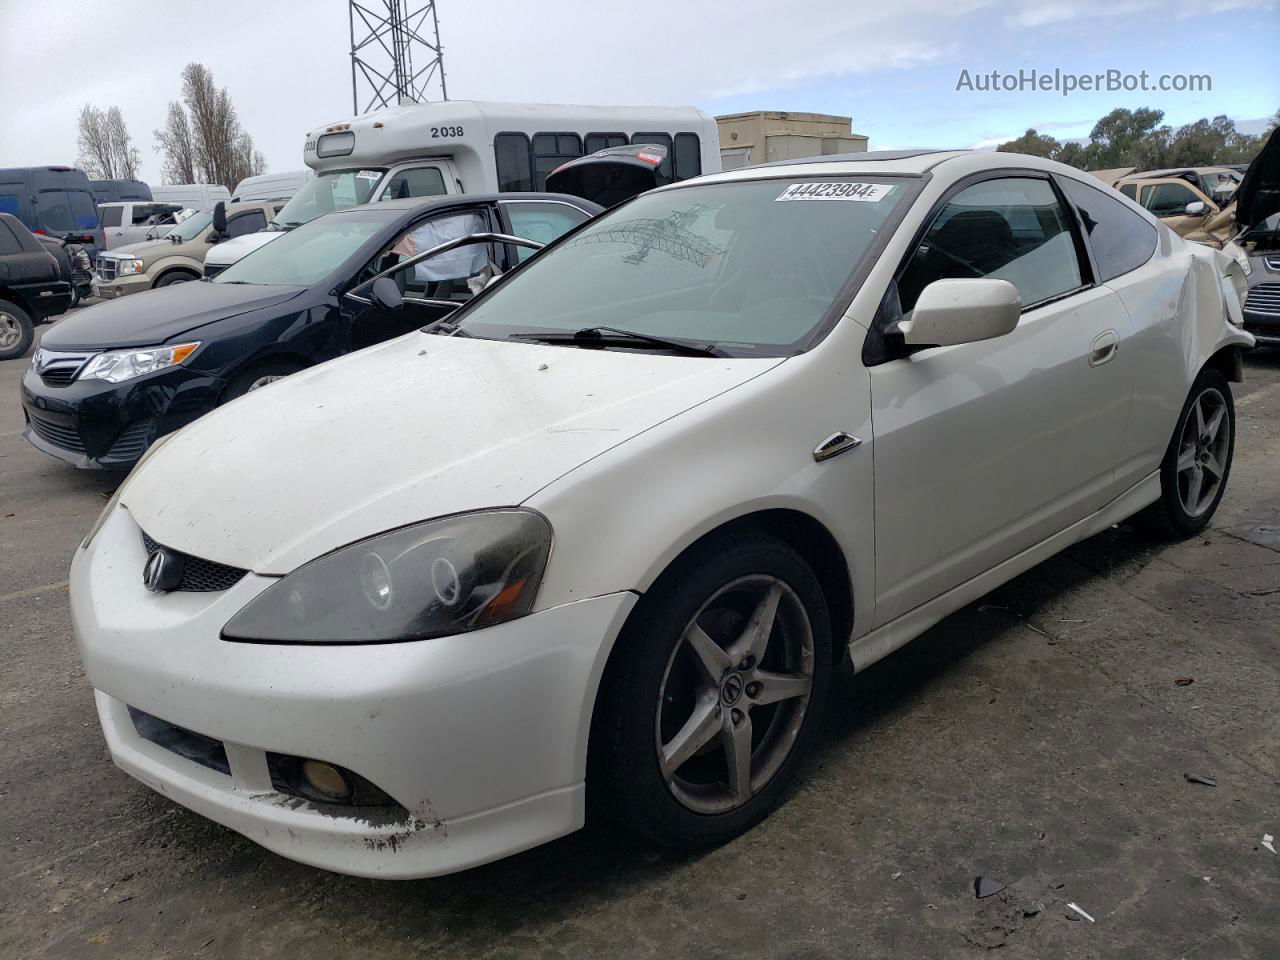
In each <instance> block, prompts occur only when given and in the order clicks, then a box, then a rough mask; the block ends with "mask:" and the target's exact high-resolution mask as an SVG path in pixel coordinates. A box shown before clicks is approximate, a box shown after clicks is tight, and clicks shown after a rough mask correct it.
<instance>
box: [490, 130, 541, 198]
mask: <svg viewBox="0 0 1280 960" xmlns="http://www.w3.org/2000/svg"><path fill="white" fill-rule="evenodd" d="M493 158H494V160H495V161H496V162H497V165H498V190H499V192H501V193H518V192H521V191H528V190H532V189H533V170H532V168H531V167H530V166H529V138H528V137H526V136H525V135H524V134H523V133H500V134H498V135H497V136H496V137H494V138H493Z"/></svg>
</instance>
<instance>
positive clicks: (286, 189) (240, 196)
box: [231, 168, 315, 203]
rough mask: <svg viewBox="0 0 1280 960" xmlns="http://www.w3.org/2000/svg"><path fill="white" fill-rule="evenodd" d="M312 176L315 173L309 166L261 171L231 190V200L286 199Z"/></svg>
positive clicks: (238, 201) (234, 201) (246, 178)
mask: <svg viewBox="0 0 1280 960" xmlns="http://www.w3.org/2000/svg"><path fill="white" fill-rule="evenodd" d="M313 176H315V174H314V173H313V172H312V170H311V169H310V168H304V169H302V170H290V171H288V172H287V173H263V174H259V175H258V176H256V177H245V178H244V179H243V180H241V181H240V182H239V183H237V184H236V188H235V189H234V190H232V191H231V202H232V203H240V202H242V201H245V202H247V201H249V200H288V199H289V198H290V197H292V196H293V195H294V194H295V193H297V192H298V191H299V190H301V189H302V185H303V184H304V183H306V182H307V181H308V180H310V179H311V178H312V177H313Z"/></svg>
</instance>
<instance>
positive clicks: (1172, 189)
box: [1142, 183, 1200, 219]
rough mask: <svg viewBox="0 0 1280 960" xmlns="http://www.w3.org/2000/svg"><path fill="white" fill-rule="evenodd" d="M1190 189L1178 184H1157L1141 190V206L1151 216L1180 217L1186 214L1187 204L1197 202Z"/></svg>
mask: <svg viewBox="0 0 1280 960" xmlns="http://www.w3.org/2000/svg"><path fill="white" fill-rule="evenodd" d="M1199 199H1200V198H1199V197H1197V196H1196V195H1195V194H1194V193H1192V191H1191V188H1190V187H1184V186H1183V185H1182V184H1180V183H1157V184H1154V185H1152V186H1150V187H1143V188H1142V205H1143V206H1144V207H1146V208H1147V209H1148V210H1150V211H1151V214H1152V216H1156V217H1160V218H1161V219H1164V218H1165V217H1181V216H1185V215H1186V212H1187V204H1188V203H1194V202H1195V201H1197V200H1199Z"/></svg>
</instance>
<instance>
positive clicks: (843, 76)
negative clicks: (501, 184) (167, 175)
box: [0, 0, 1280, 182]
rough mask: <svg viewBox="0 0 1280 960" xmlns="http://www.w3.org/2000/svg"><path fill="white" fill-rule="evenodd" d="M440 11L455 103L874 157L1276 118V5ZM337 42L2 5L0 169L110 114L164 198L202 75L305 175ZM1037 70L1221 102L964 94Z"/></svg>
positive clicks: (668, 0) (324, 26)
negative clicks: (1160, 116) (693, 115)
mask: <svg viewBox="0 0 1280 960" xmlns="http://www.w3.org/2000/svg"><path fill="white" fill-rule="evenodd" d="M366 2H367V3H369V4H371V5H376V4H377V3H378V2H379V0H366ZM184 11H189V13H184ZM439 15H440V31H441V39H442V41H443V43H444V47H445V66H446V70H447V76H448V85H449V94H450V96H451V98H453V99H487V100H519V101H536V102H553V103H556V102H558V103H583V102H587V103H604V104H607V103H620V104H683V103H690V104H694V105H696V106H699V107H702V108H703V109H705V110H708V111H711V112H712V113H729V112H737V111H743V110H757V109H769V110H795V111H802V110H804V111H815V112H820V113H836V114H843V115H847V116H851V117H852V118H853V125H854V128H855V129H856V130H857V132H859V133H863V134H866V135H867V136H869V137H870V138H871V147H872V149H877V148H887V147H907V146H982V145H990V144H993V143H996V142H999V141H1000V140H1005V139H1009V138H1011V137H1015V136H1018V135H1020V134H1021V133H1022V132H1023V131H1024V130H1025V129H1026V128H1027V127H1028V126H1034V127H1036V128H1037V129H1038V130H1040V131H1041V132H1042V133H1050V134H1052V135H1053V136H1055V137H1058V138H1059V139H1065V138H1070V137H1080V136H1085V135H1086V134H1087V133H1088V131H1089V128H1090V127H1091V126H1092V124H1093V121H1094V120H1096V119H1097V118H1098V117H1099V116H1101V115H1102V114H1104V113H1106V112H1107V111H1108V110H1110V109H1112V108H1113V107H1117V106H1124V107H1139V106H1154V107H1159V108H1160V109H1163V110H1164V111H1165V113H1166V117H1165V121H1166V122H1167V123H1172V124H1175V125H1177V124H1181V123H1186V122H1189V121H1191V120H1195V119H1197V118H1199V117H1202V116H1213V115H1215V114H1220V113H1225V114H1227V115H1229V116H1231V117H1232V118H1234V119H1236V120H1237V121H1238V122H1241V123H1242V125H1243V126H1245V127H1246V128H1247V129H1249V130H1251V131H1257V130H1258V129H1260V128H1261V121H1262V119H1263V118H1265V117H1269V116H1270V115H1272V114H1273V113H1275V111H1276V110H1277V108H1280V70H1277V69H1276V51H1277V50H1280V9H1278V4H1277V0H1101V2H1099V0H1080V2H1071V0H1049V2H1041V3H1004V4H997V3H992V2H986V0H892V2H884V0H876V2H874V3H870V4H866V5H865V6H864V5H860V4H858V3H851V2H849V0H769V2H763V0H732V2H730V0H648V2H645V3H626V4H623V3H618V2H613V3H609V2H600V0H595V2H591V3H587V2H574V0H536V2H530V0H519V2H516V0H439ZM349 45H350V39H349V35H348V24H347V2H346V0H218V2H216V3H208V2H207V0H130V2H129V3H127V4H124V5H118V4H117V5H110V4H109V5H107V6H103V5H101V4H88V3H85V2H82V0H0V167H4V166H24V165H33V164H46V163H72V162H74V160H75V157H76V115H77V113H78V111H79V108H80V107H81V105H83V104H85V103H94V104H96V105H98V106H101V107H107V106H110V105H118V106H119V107H120V108H121V110H122V111H123V112H124V117H125V120H126V122H127V123H128V126H129V130H130V132H131V133H132V134H133V139H134V142H135V144H136V145H137V146H138V148H139V149H140V150H141V152H142V157H143V169H142V173H143V178H144V179H147V180H150V181H152V182H158V181H159V160H158V158H157V155H156V153H155V151H154V148H153V138H152V131H153V130H154V129H155V128H156V127H158V126H160V125H161V123H162V122H163V120H164V114H165V107H166V104H167V103H168V101H169V100H172V99H175V98H177V96H178V93H179V89H178V88H179V73H180V72H181V70H182V67H183V66H184V65H185V64H186V63H188V62H189V61H192V60H198V61H200V62H202V63H204V64H206V65H207V66H208V67H209V68H210V69H212V71H213V73H214V77H215V79H216V81H217V83H218V84H219V85H220V86H226V87H227V88H228V90H229V91H230V93H231V95H232V98H233V100H234V102H235V104H236V107H237V108H238V110H239V112H240V118H241V120H242V122H243V124H244V126H245V128H246V129H247V130H248V131H249V133H250V134H252V136H253V137H254V139H255V141H256V142H257V145H258V147H259V149H261V150H262V152H263V153H264V154H265V155H266V158H267V161H268V164H269V167H270V169H272V170H277V171H284V170H293V169H297V168H299V167H301V166H302V144H303V133H304V132H305V131H306V130H308V129H309V128H311V127H314V126H317V125H319V124H321V123H325V122H328V121H333V120H340V119H343V118H345V117H348V116H350V114H351V113H352V108H351V72H350V66H349V63H350V61H349V59H348V49H349ZM1033 67H1034V68H1037V69H1039V70H1042V71H1045V70H1047V71H1052V70H1053V69H1054V68H1055V67H1056V68H1060V69H1062V70H1064V71H1071V72H1075V73H1093V72H1097V71H1105V70H1107V69H1109V68H1114V69H1117V70H1122V71H1127V72H1128V71H1131V72H1135V73H1136V72H1137V71H1140V70H1147V71H1149V72H1150V73H1151V74H1152V75H1153V76H1157V75H1159V74H1162V73H1208V74H1210V75H1211V76H1212V78H1213V89H1212V92H1207V93H1204V92H1201V93H1124V92H1118V93H1106V92H1103V93H1082V92H1076V93H1074V94H1072V95H1070V96H1067V97H1063V96H1061V95H1060V94H1057V93H1045V92H1040V93H1029V92H1023V93H979V92H970V91H964V90H961V91H957V89H956V85H957V81H958V79H959V77H960V74H961V71H962V70H968V71H969V72H970V74H971V75H972V74H978V73H983V72H989V71H991V70H1000V71H1002V72H1011V73H1013V72H1017V71H1018V70H1019V69H1020V68H1025V69H1030V68H1033Z"/></svg>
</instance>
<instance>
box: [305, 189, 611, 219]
mask: <svg viewBox="0 0 1280 960" xmlns="http://www.w3.org/2000/svg"><path fill="white" fill-rule="evenodd" d="M498 200H523V201H526V202H527V201H530V200H557V201H561V202H563V203H571V204H573V205H574V206H576V207H582V208H583V209H585V210H592V209H594V208H595V207H597V206H598V204H594V203H592V202H591V201H590V200H583V199H582V198H581V197H573V196H570V195H569V194H567V193H448V194H442V195H440V196H436V197H404V198H402V199H399V200H378V201H376V202H374V203H363V204H359V205H358V206H354V207H347V208H346V209H345V210H335V211H334V213H333V214H329V215H330V216H334V215H338V214H344V213H358V212H360V211H363V210H368V209H369V208H370V207H377V208H378V209H379V210H386V211H388V212H394V213H406V212H408V211H410V210H429V209H430V208H432V207H449V206H458V205H460V204H472V203H493V202H495V201H498Z"/></svg>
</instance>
